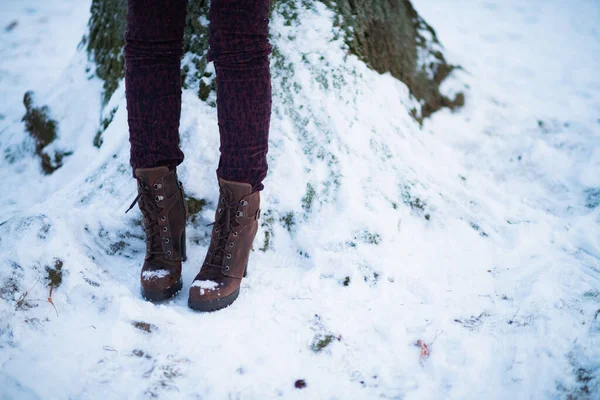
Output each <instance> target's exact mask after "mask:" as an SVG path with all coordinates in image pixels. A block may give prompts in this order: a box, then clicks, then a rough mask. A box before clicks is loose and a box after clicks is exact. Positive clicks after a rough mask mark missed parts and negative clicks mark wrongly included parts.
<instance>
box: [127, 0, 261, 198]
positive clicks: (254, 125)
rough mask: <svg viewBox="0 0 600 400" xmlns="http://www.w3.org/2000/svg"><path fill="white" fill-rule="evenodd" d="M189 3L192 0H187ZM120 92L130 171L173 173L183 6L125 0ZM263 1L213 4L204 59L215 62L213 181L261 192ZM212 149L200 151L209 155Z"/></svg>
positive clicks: (178, 156)
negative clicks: (123, 95) (162, 168)
mask: <svg viewBox="0 0 600 400" xmlns="http://www.w3.org/2000/svg"><path fill="white" fill-rule="evenodd" d="M191 1H195V0H191ZM128 2H129V10H128V14H127V32H126V34H125V66H126V67H125V87H126V96H127V111H128V122H129V141H130V143H131V165H132V167H133V168H134V169H135V168H149V167H156V166H161V165H166V166H170V167H175V166H176V165H178V164H180V163H181V162H182V161H183V152H182V151H181V149H180V148H179V118H180V114H181V71H180V69H181V66H180V60H181V56H182V48H183V29H184V26H185V17H186V7H187V0H128ZM268 11H269V0H212V1H211V5H210V14H209V20H210V28H209V45H210V50H209V52H208V60H209V61H214V66H215V70H216V75H217V77H216V83H217V85H216V86H217V113H218V120H219V132H220V138H221V146H220V151H221V158H220V160H219V166H218V169H217V175H218V176H219V177H222V178H224V179H227V180H232V181H238V182H248V183H251V184H252V186H253V187H254V190H261V189H262V188H263V186H262V180H263V179H264V178H265V176H266V175H267V157H266V156H267V148H268V135H269V123H270V118H271V76H270V72H269V60H268V56H269V54H270V52H271V46H270V45H269V41H268V22H269V21H268V19H267V16H268ZM211 150H212V149H207V151H211Z"/></svg>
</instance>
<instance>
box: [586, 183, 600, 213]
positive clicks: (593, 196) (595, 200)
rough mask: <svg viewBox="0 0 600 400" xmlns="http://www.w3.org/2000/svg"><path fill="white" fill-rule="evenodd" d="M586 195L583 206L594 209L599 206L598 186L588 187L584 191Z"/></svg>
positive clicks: (599, 192) (599, 190)
mask: <svg viewBox="0 0 600 400" xmlns="http://www.w3.org/2000/svg"><path fill="white" fill-rule="evenodd" d="M584 193H585V195H586V201H585V206H586V207H587V208H590V209H594V208H596V207H598V206H600V188H590V189H586V190H585V191H584Z"/></svg>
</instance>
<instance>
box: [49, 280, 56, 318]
mask: <svg viewBox="0 0 600 400" xmlns="http://www.w3.org/2000/svg"><path fill="white" fill-rule="evenodd" d="M53 288H54V285H52V284H50V293H49V294H48V303H50V304H52V307H54V311H56V316H57V317H58V310H57V309H56V306H55V305H54V302H53V301H52V289H53Z"/></svg>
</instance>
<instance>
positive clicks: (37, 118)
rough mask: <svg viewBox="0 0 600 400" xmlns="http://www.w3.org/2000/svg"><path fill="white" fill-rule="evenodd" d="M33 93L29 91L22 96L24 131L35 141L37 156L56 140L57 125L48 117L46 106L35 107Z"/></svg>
mask: <svg viewBox="0 0 600 400" xmlns="http://www.w3.org/2000/svg"><path fill="white" fill-rule="evenodd" d="M33 96H34V95H33V92H31V91H29V92H27V93H25V96H23V104H24V105H25V109H26V112H25V115H24V116H23V122H25V129H26V130H27V132H29V134H30V135H31V136H32V137H33V138H34V139H35V150H36V152H37V153H38V154H39V153H40V152H41V151H42V149H43V148H44V147H46V146H47V145H49V144H50V143H52V142H53V141H54V139H56V132H57V130H58V123H57V122H56V121H55V120H53V119H52V118H51V117H50V110H49V109H48V106H42V107H36V106H35V105H34V100H33Z"/></svg>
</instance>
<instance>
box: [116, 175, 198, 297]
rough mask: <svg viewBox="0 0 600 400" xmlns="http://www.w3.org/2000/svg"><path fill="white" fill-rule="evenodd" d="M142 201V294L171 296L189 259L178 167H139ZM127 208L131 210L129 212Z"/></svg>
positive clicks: (138, 197)
mask: <svg viewBox="0 0 600 400" xmlns="http://www.w3.org/2000/svg"><path fill="white" fill-rule="evenodd" d="M135 176H136V178H137V181H138V196H137V197H136V199H135V200H134V201H133V203H132V204H131V207H129V210H130V209H131V208H132V207H133V206H134V205H135V202H136V201H137V202H138V205H139V207H140V210H141V211H142V215H143V217H144V230H145V231H146V259H145V261H144V265H143V266H142V274H141V277H140V278H141V283H142V296H144V298H146V299H147V300H151V301H161V300H165V299H168V298H169V297H172V296H173V295H175V294H176V293H177V292H178V291H179V290H181V286H182V281H181V262H182V261H185V259H186V254H185V220H186V217H187V205H186V203H185V199H184V194H183V187H182V185H181V182H179V181H178V180H177V173H176V172H175V170H173V171H169V168H167V167H157V168H137V169H136V170H135ZM129 210H127V211H129Z"/></svg>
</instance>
